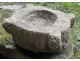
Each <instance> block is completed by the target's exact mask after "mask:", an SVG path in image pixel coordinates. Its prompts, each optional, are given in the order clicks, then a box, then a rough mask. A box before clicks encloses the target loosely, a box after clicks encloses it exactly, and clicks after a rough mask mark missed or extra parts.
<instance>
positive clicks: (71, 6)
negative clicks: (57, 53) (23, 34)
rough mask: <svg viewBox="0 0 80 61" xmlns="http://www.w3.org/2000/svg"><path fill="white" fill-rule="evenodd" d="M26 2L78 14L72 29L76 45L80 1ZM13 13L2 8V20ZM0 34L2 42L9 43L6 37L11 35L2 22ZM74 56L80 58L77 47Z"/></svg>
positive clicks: (71, 36) (79, 18) (0, 19)
mask: <svg viewBox="0 0 80 61" xmlns="http://www.w3.org/2000/svg"><path fill="white" fill-rule="evenodd" d="M26 4H34V5H39V6H45V7H48V8H51V9H55V10H60V11H63V12H65V13H74V14H75V15H76V18H75V23H74V26H73V27H72V28H71V30H70V40H71V42H72V43H73V44H74V45H75V39H76V38H77V35H78V34H79V31H78V30H79V28H80V3H78V2H77V3H71V2H67V3H65V2H64V3H56V2H36V3H34V2H29V3H27V2H26ZM11 13H12V12H11V11H9V10H1V9H0V22H2V21H3V19H4V18H7V17H9V16H10V15H11ZM0 35H1V38H0V42H1V43H2V44H7V42H6V41H5V39H6V38H8V37H10V36H9V34H8V33H6V32H5V31H4V29H3V28H2V26H1V24H0ZM3 40H4V41H3ZM75 46H76V45H75ZM73 58H80V51H78V50H77V49H76V50H75V51H74V55H73Z"/></svg>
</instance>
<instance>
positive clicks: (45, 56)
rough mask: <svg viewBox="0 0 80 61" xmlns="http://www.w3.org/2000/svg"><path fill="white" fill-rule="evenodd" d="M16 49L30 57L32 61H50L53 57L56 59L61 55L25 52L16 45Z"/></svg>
mask: <svg viewBox="0 0 80 61" xmlns="http://www.w3.org/2000/svg"><path fill="white" fill-rule="evenodd" d="M16 49H17V50H18V51H20V52H21V53H23V54H24V55H25V56H29V58H31V59H49V58H51V57H54V56H55V55H59V53H47V52H39V53H35V52H32V51H29V50H25V49H23V48H21V47H19V46H18V45H16Z"/></svg>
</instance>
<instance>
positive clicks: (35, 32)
mask: <svg viewBox="0 0 80 61" xmlns="http://www.w3.org/2000/svg"><path fill="white" fill-rule="evenodd" d="M74 18H75V15H74V14H71V13H63V12H61V11H58V10H52V9H49V8H46V7H43V6H34V5H26V7H25V8H23V9H19V10H16V11H15V13H13V15H12V16H11V17H10V18H7V19H5V20H4V21H3V24H2V25H3V27H4V29H5V30H6V31H7V32H9V33H10V34H12V37H13V40H14V43H15V44H17V45H19V46H20V47H22V48H24V49H26V50H30V51H34V52H60V51H62V50H63V49H64V48H66V46H67V45H68V43H69V30H70V28H71V27H72V25H73V23H74V20H73V19H74Z"/></svg>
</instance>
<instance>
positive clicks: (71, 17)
mask: <svg viewBox="0 0 80 61" xmlns="http://www.w3.org/2000/svg"><path fill="white" fill-rule="evenodd" d="M66 15H67V17H68V18H69V19H70V23H71V28H72V26H73V25H74V22H75V20H74V19H75V14H73V13H67V14H66Z"/></svg>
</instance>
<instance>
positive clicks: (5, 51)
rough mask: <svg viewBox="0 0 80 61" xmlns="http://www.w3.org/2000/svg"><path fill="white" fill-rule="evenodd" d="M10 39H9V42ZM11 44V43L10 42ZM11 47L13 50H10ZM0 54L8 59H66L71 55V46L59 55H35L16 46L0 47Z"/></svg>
mask: <svg viewBox="0 0 80 61" xmlns="http://www.w3.org/2000/svg"><path fill="white" fill-rule="evenodd" d="M10 40H11V39H9V41H10ZM11 42H12V41H11ZM12 47H13V48H12ZM0 54H1V55H2V56H3V57H4V58H9V59H12V58H13V59H67V58H70V57H71V56H72V54H73V46H72V44H69V45H68V46H67V48H66V49H64V50H63V51H62V52H60V53H55V54H54V53H35V52H32V51H28V50H25V49H23V48H21V47H19V46H17V45H15V46H14V45H12V46H0Z"/></svg>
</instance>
